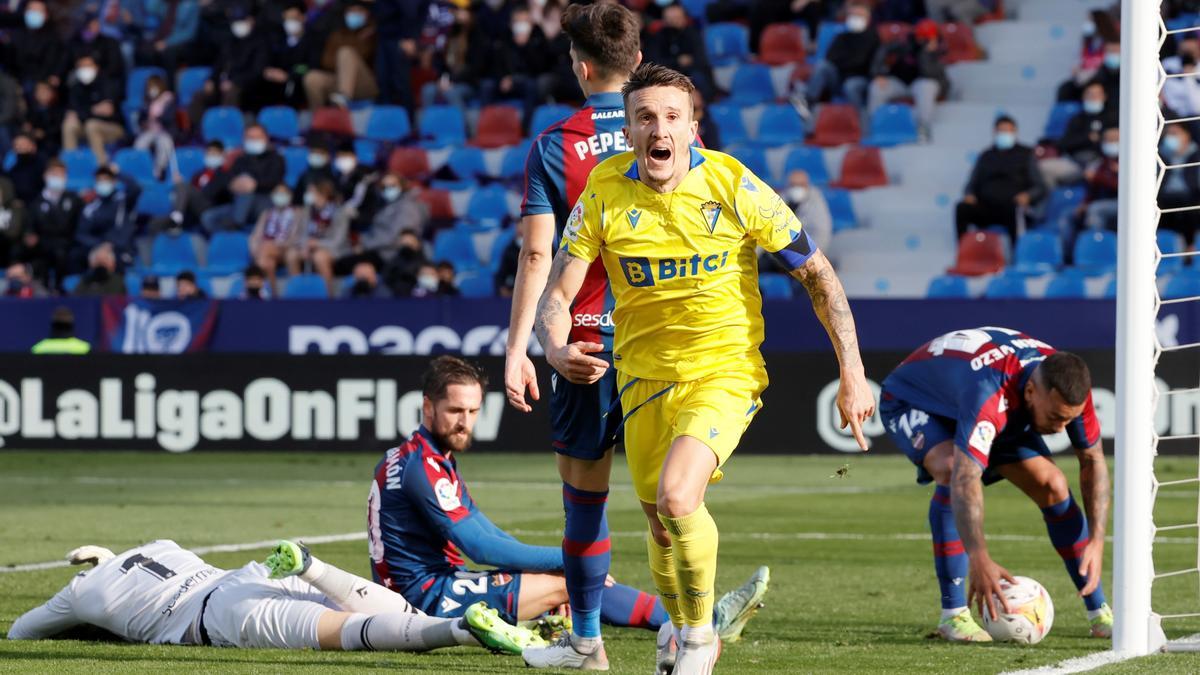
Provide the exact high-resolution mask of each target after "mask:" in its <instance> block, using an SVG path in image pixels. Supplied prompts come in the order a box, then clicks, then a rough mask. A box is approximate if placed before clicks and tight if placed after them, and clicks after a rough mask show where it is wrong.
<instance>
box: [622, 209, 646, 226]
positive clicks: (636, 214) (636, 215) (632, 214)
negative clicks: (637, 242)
mask: <svg viewBox="0 0 1200 675" xmlns="http://www.w3.org/2000/svg"><path fill="white" fill-rule="evenodd" d="M625 217H626V218H628V219H629V227H631V228H633V229H635V230H636V229H637V224H638V221H639V220H641V219H642V212H641V211H639V210H637V209H629V210H628V211H626V212H625Z"/></svg>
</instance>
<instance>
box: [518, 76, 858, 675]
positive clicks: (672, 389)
mask: <svg viewBox="0 0 1200 675" xmlns="http://www.w3.org/2000/svg"><path fill="white" fill-rule="evenodd" d="M692 90H693V86H692V83H691V81H690V80H688V78H687V77H685V76H684V75H682V74H680V73H678V72H675V71H673V70H671V69H669V68H664V67H662V66H657V65H653V64H643V65H642V66H640V67H639V68H638V69H637V71H635V72H634V74H633V76H632V77H631V78H630V79H629V81H628V82H626V83H625V86H624V88H623V90H622V94H623V99H624V105H625V129H624V131H625V135H626V138H627V141H626V144H627V145H628V146H629V147H631V148H632V149H633V151H632V152H625V153H621V154H619V155H617V156H615V157H612V158H609V159H607V160H605V161H604V162H602V163H601V164H600V165H598V166H597V167H596V168H595V169H594V170H593V171H592V173H591V176H590V177H589V178H588V182H587V185H586V186H585V187H584V189H583V191H582V192H581V193H580V198H579V200H578V201H577V202H576V204H575V206H574V208H573V209H572V211H571V214H570V217H569V218H568V220H567V223H566V225H565V229H564V233H563V248H562V249H561V250H560V251H559V252H558V254H557V255H556V256H555V259H554V264H553V267H552V269H551V271H550V279H549V282H548V284H547V287H546V291H545V293H544V294H543V295H542V298H541V301H540V303H539V306H538V313H537V320H536V322H535V331H536V332H537V335H538V338H539V339H540V340H541V343H542V346H543V347H544V348H545V350H546V358H547V360H549V362H550V364H551V365H552V366H554V368H555V369H556V370H557V371H558V372H559V374H560V375H561V376H562V377H564V378H566V379H567V380H569V381H571V382H576V383H588V382H593V381H596V380H598V379H599V378H601V377H603V375H604V373H605V372H606V371H607V370H608V367H609V363H608V362H607V361H604V360H602V359H597V358H594V357H593V356H591V355H589V354H588V352H589V351H592V350H593V349H594V348H595V346H594V345H589V344H587V343H577V342H570V341H569V335H570V330H571V313H570V311H568V309H567V308H568V307H570V306H571V303H572V301H574V300H575V298H576V294H577V293H578V291H579V289H580V287H581V285H582V284H583V282H584V279H585V277H586V275H587V274H588V270H589V267H590V264H591V262H592V261H594V260H596V259H597V258H601V259H602V260H603V262H604V268H605V270H606V271H607V272H608V279H609V283H610V284H611V285H612V288H613V295H614V297H615V309H614V311H613V319H614V323H615V324H616V336H615V343H614V348H613V365H614V366H615V367H616V370H617V384H618V392H619V396H620V400H621V406H622V408H623V411H624V416H623V422H624V429H625V454H626V457H627V458H628V461H629V470H630V473H632V475H633V485H634V491H635V492H636V493H637V497H638V499H639V500H640V501H641V503H642V508H643V510H644V511H645V513H646V517H647V520H648V522H649V524H650V531H651V541H650V544H649V546H648V549H649V551H648V552H649V557H650V570H651V575H652V577H653V578H654V582H655V585H656V586H657V588H658V594H659V596H660V597H662V598H663V602H664V604H665V605H666V608H667V611H668V612H669V613H670V616H671V621H672V624H673V625H674V626H675V627H676V628H679V629H680V635H679V637H678V641H679V643H680V645H681V647H680V649H679V653H678V656H677V661H676V663H675V666H674V667H675V670H676V672H679V673H686V674H687V675H696V674H697V673H705V672H709V671H711V670H712V667H713V664H714V663H715V661H716V658H717V655H718V654H719V651H720V649H719V641H718V639H717V636H716V635H714V634H713V631H712V626H711V620H710V617H711V615H712V607H713V580H714V577H715V575H716V562H717V527H716V523H714V522H713V519H712V517H711V516H710V515H709V513H708V511H707V509H705V507H704V494H705V491H706V489H707V485H708V483H709V482H710V480H716V479H719V478H720V476H721V471H720V467H721V465H722V464H724V463H725V461H726V460H727V459H728V458H729V456H730V454H731V453H732V452H733V450H734V448H735V447H736V446H737V444H738V440H739V439H740V438H741V435H742V433H743V432H744V431H745V429H746V427H747V425H748V424H749V423H750V420H751V419H753V417H754V415H755V414H756V413H757V412H758V410H759V409H760V408H761V406H762V403H761V400H760V398H759V396H760V395H761V393H762V391H763V389H765V388H766V386H767V376H766V371H765V366H764V361H763V358H762V355H761V353H760V352H759V345H760V344H761V343H762V339H763V321H762V299H761V296H760V295H759V291H758V266H757V262H756V258H755V251H756V247H757V246H759V245H761V246H763V247H764V248H766V249H767V250H768V251H772V252H774V253H775V254H776V256H777V257H778V258H779V260H780V261H781V262H782V263H783V264H784V265H786V266H787V268H788V269H790V270H792V273H793V275H794V276H795V277H796V278H797V279H798V280H799V281H800V282H801V283H802V284H804V286H805V287H806V288H807V289H808V291H809V294H810V295H811V297H812V301H813V307H814V309H815V310H816V313H817V315H818V316H819V317H820V319H821V321H822V322H823V323H824V324H825V327H826V329H827V331H828V332H829V335H830V338H831V340H832V341H833V344H834V349H835V351H836V352H837V356H838V360H839V362H840V364H841V368H842V370H841V372H842V380H841V387H840V390H839V393H838V399H837V402H838V407H839V409H840V410H841V413H842V418H843V424H845V423H849V424H850V425H851V426H852V428H853V430H854V434H855V436H856V437H857V438H858V440H859V443H860V444H861V445H862V447H863V449H864V450H865V449H866V440H865V439H864V438H863V436H862V431H861V428H860V427H861V423H862V421H863V420H865V419H866V418H867V417H869V416H870V415H871V414H872V412H873V410H874V407H875V405H874V401H873V400H872V397H871V391H870V389H869V387H868V385H867V382H866V377H865V375H864V373H863V367H862V361H861V359H860V357H859V353H858V341H857V337H856V335H855V329H854V319H853V316H852V315H851V313H850V306H849V304H848V303H847V301H846V295H845V292H844V291H843V290H842V287H841V284H840V282H839V281H838V279H837V276H836V274H835V273H834V271H833V268H832V267H831V266H830V264H829V261H828V260H826V258H825V256H824V255H823V254H821V253H820V252H819V251H817V250H816V248H815V246H814V245H813V243H812V241H811V240H810V239H809V237H808V235H807V234H806V233H805V232H804V231H803V229H802V227H801V224H800V222H799V221H798V220H796V217H795V216H794V215H793V214H792V211H791V209H789V208H788V207H787V205H786V204H785V203H784V202H783V200H782V199H780V198H779V196H778V195H776V194H775V193H774V191H772V190H771V188H770V187H768V186H767V185H766V183H763V182H762V181H761V180H759V178H758V177H757V176H755V175H754V174H753V173H751V172H750V171H749V170H747V169H746V168H745V167H744V166H742V164H741V163H739V162H738V161H737V160H736V159H734V158H733V157H730V156H729V155H726V154H723V153H720V152H714V151H709V150H701V149H697V148H692V147H690V146H691V143H692V140H693V139H694V138H695V136H696V126H697V123H696V121H695V120H694V118H693V115H692V97H691V93H692ZM538 651H542V650H527V652H526V662H529V653H530V652H538ZM664 665H665V664H663V663H661V661H660V664H659V667H660V669H663V666H664Z"/></svg>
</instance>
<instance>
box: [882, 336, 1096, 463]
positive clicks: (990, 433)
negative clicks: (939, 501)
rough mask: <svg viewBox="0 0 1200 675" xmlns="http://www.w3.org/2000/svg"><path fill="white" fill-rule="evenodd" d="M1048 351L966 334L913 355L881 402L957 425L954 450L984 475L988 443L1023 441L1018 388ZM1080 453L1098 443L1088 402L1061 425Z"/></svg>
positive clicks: (1019, 339) (1025, 423)
mask: <svg viewBox="0 0 1200 675" xmlns="http://www.w3.org/2000/svg"><path fill="white" fill-rule="evenodd" d="M1054 352H1055V349H1054V348H1053V347H1051V346H1050V345H1048V344H1046V343H1045V342H1042V341H1040V340H1037V339H1035V338H1032V337H1030V336H1028V335H1026V334H1024V333H1021V332H1019V331H1015V330H1011V329H1008V328H995V327H990V326H989V327H984V328H972V329H968V330H958V331H954V332H952V333H947V334H945V335H942V336H941V337H938V338H935V339H933V340H931V341H929V342H927V343H925V344H923V345H921V346H920V347H919V348H917V350H916V351H914V352H913V353H912V354H910V355H909V357H908V358H907V359H905V360H904V362H903V363H901V364H900V366H899V367H897V368H896V369H895V370H893V371H892V373H891V374H890V375H888V376H887V379H885V380H884V381H883V391H884V395H885V396H892V397H894V398H897V399H900V400H902V401H904V402H905V403H907V404H909V405H910V406H912V407H913V408H916V409H919V410H923V411H925V412H927V413H931V414H934V415H940V416H942V417H948V418H950V419H953V420H955V421H956V431H955V436H954V444H955V445H956V446H958V447H959V448H961V449H963V450H964V451H966V452H967V454H968V455H970V456H971V457H972V458H973V459H974V460H975V461H976V462H978V463H979V464H981V465H982V466H984V467H987V464H988V453H989V452H990V451H991V448H992V445H993V444H994V443H1001V442H1004V441H1005V440H1007V439H1009V438H1015V437H1017V436H1018V435H1021V434H1024V433H1026V432H1027V431H1028V430H1029V428H1030V424H1031V418H1030V414H1029V410H1028V408H1027V407H1026V406H1025V397H1024V388H1025V384H1026V383H1027V382H1028V381H1029V377H1030V376H1031V375H1032V374H1033V371H1034V370H1035V369H1036V368H1037V366H1038V364H1039V363H1041V362H1042V361H1043V360H1045V358H1046V357H1047V356H1049V355H1051V354H1053V353H1054ZM1067 436H1068V437H1070V439H1071V445H1073V446H1074V447H1075V448H1078V449H1080V450H1084V449H1087V448H1090V447H1091V446H1093V445H1095V444H1096V443H1098V442H1099V441H1100V422H1099V420H1098V419H1097V417H1096V411H1095V409H1094V408H1093V407H1092V397H1091V395H1090V394H1089V395H1088V399H1087V402H1086V403H1085V404H1084V407H1083V413H1082V414H1080V415H1079V417H1077V418H1075V419H1074V420H1072V421H1071V422H1070V423H1069V424H1068V425H1067Z"/></svg>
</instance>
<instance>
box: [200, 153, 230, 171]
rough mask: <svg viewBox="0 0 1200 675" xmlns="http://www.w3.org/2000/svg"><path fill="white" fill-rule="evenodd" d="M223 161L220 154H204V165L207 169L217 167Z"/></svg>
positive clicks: (219, 166)
mask: <svg viewBox="0 0 1200 675" xmlns="http://www.w3.org/2000/svg"><path fill="white" fill-rule="evenodd" d="M224 163H225V158H224V157H222V156H221V155H205V156H204V166H205V167H206V168H209V169H219V168H221V165H222V164H224Z"/></svg>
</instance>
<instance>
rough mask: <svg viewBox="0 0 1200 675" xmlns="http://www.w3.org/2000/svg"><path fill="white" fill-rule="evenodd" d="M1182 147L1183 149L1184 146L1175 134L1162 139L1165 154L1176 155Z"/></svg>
mask: <svg viewBox="0 0 1200 675" xmlns="http://www.w3.org/2000/svg"><path fill="white" fill-rule="evenodd" d="M1181 147H1183V144H1182V143H1180V142H1179V137H1178V136H1176V135H1174V134H1170V135H1167V136H1164V137H1163V139H1162V151H1163V154H1166V155H1174V154H1176V153H1178V152H1179V149H1180V148H1181Z"/></svg>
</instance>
